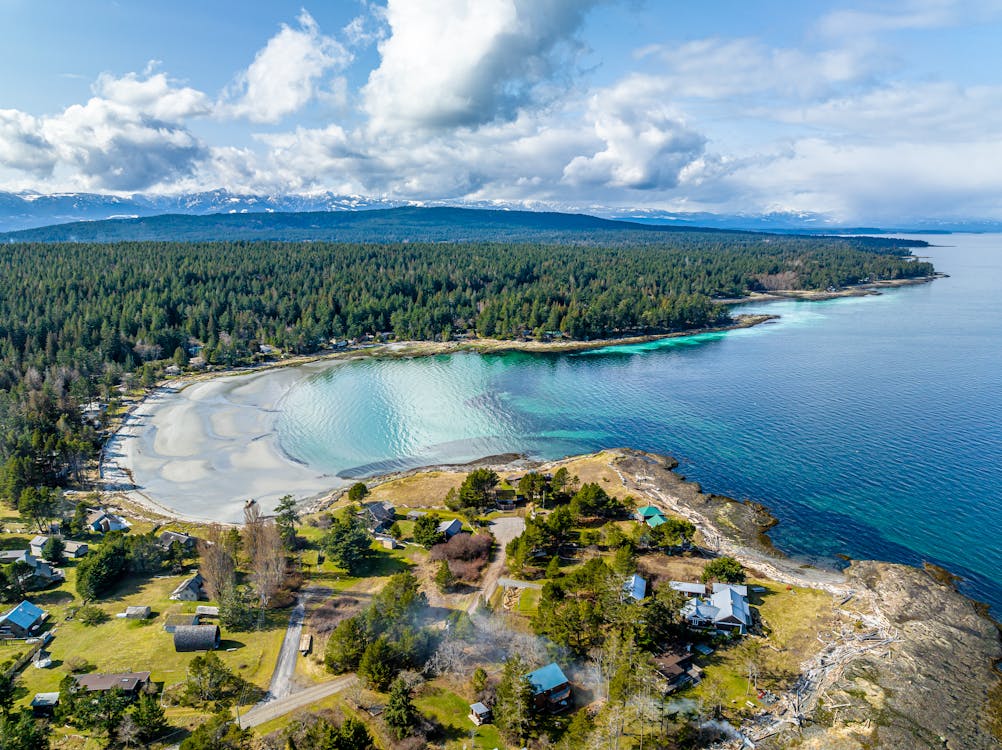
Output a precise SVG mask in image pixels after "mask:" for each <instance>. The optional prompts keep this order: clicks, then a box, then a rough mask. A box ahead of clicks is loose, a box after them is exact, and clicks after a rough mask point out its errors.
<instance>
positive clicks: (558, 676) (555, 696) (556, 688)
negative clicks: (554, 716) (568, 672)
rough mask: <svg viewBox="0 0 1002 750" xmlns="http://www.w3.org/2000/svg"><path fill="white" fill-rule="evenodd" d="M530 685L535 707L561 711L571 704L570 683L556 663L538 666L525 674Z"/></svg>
mask: <svg viewBox="0 0 1002 750" xmlns="http://www.w3.org/2000/svg"><path fill="white" fill-rule="evenodd" d="M525 679H527V680H528V681H529V685H530V686H532V696H533V700H534V701H535V706H536V708H537V709H546V710H549V711H562V710H563V709H565V708H567V707H569V706H570V705H571V683H570V680H568V679H567V677H566V676H565V675H564V673H563V670H561V669H560V667H559V666H557V664H556V663H552V664H547V665H546V666H545V667H540V668H539V669H537V670H536V671H535V672H529V674H527V675H526V676H525Z"/></svg>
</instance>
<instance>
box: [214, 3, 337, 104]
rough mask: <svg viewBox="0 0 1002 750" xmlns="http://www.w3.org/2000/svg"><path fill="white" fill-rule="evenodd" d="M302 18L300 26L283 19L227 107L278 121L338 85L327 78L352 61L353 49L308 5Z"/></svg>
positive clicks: (246, 72)
mask: <svg viewBox="0 0 1002 750" xmlns="http://www.w3.org/2000/svg"><path fill="white" fill-rule="evenodd" d="M297 22H298V26H297V27H295V28H293V27H291V26H288V25H286V24H282V27H281V29H280V30H279V32H278V33H277V34H276V35H275V36H273V37H272V38H271V39H270V40H268V43H267V44H266V45H265V46H264V48H263V49H262V50H261V51H259V52H258V53H257V55H256V56H255V58H254V61H253V62H252V63H251V64H250V66H248V68H247V70H245V71H244V72H243V73H241V74H240V76H239V77H238V79H237V81H236V83H235V85H234V86H233V87H232V90H231V91H230V92H229V97H228V101H227V102H224V103H223V104H221V105H220V110H221V112H222V113H224V114H229V115H231V116H234V117H246V118H247V119H249V120H251V121H252V122H278V121H279V120H281V119H282V118H283V117H285V116H286V115H290V114H292V113H293V112H297V111H298V110H299V109H301V108H302V107H303V106H304V105H305V104H307V103H308V102H309V101H311V100H312V99H314V98H315V97H317V96H321V95H324V94H325V93H327V92H328V91H329V89H330V86H331V85H333V86H335V87H336V86H337V84H333V82H331V81H326V79H327V78H328V76H329V75H330V74H331V73H332V72H334V71H338V70H341V69H343V68H344V67H345V66H346V65H347V64H348V63H349V62H351V54H350V53H349V52H348V51H347V50H346V49H345V48H344V47H343V46H342V45H341V44H340V43H339V42H338V41H337V40H336V39H334V38H333V37H330V36H326V35H324V34H322V33H321V32H320V28H319V26H318V25H317V22H316V21H315V20H314V19H313V16H311V15H310V14H309V13H307V12H306V11H305V10H304V11H302V12H301V13H300V14H299V18H298V19H297ZM325 82H326V83H327V84H328V85H327V86H325Z"/></svg>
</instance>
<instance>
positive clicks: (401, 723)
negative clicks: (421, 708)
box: [383, 677, 418, 740]
mask: <svg viewBox="0 0 1002 750" xmlns="http://www.w3.org/2000/svg"><path fill="white" fill-rule="evenodd" d="M417 715H418V714H417V709H415V708H414V704H413V703H412V702H411V690H410V688H409V687H407V683H406V682H404V680H403V679H401V678H400V677H398V678H397V679H395V680H394V681H393V684H392V685H390V699H389V701H387V703H386V710H385V712H384V713H383V718H384V719H385V720H386V724H387V726H389V727H390V729H391V730H392V731H393V734H394V736H396V738H397V739H398V740H402V739H403V738H404V737H406V736H407V735H408V734H410V729H411V727H413V726H414V724H415V722H416V721H417Z"/></svg>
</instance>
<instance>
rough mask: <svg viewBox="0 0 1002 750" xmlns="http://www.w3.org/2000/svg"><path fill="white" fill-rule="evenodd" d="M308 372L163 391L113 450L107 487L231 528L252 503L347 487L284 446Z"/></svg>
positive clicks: (270, 503) (105, 473)
mask: <svg viewBox="0 0 1002 750" xmlns="http://www.w3.org/2000/svg"><path fill="white" fill-rule="evenodd" d="M308 374H309V372H308V370H304V369H303V368H282V369H279V370H271V371H262V372H258V373H252V374H248V375H234V376H226V377H220V378H213V379H211V380H202V381H198V382H193V383H179V384H176V385H171V386H165V387H162V388H159V389H158V390H157V391H156V392H155V393H153V394H152V395H150V396H149V397H148V398H146V399H145V400H144V401H143V402H142V403H141V404H140V405H139V406H138V407H137V408H136V409H135V410H134V411H133V412H132V413H131V414H130V415H128V417H127V418H126V419H125V421H124V424H123V426H122V428H121V429H120V430H119V431H118V432H117V433H116V435H115V436H114V437H113V438H112V440H110V441H109V443H108V444H107V446H106V448H105V455H104V459H105V460H104V463H103V465H102V481H103V482H104V485H105V488H106V489H108V490H112V491H121V492H124V493H125V494H126V495H127V497H128V498H129V499H130V500H132V501H134V502H136V503H138V504H141V505H145V506H147V507H150V508H151V509H152V510H155V511H157V512H159V513H161V514H166V515H170V516H174V517H178V518H184V519H189V520H193V521H220V522H224V523H229V522H238V521H240V520H241V518H242V507H243V503H244V502H245V501H246V500H248V499H251V498H253V499H255V500H257V501H258V502H259V503H261V504H262V506H263V507H264V508H265V509H266V510H271V509H272V508H273V507H274V506H275V504H276V503H277V501H278V499H279V498H281V497H282V496H283V495H286V494H292V495H294V496H295V497H297V498H307V497H313V496H316V495H319V494H322V493H324V492H326V491H328V490H330V489H333V488H336V487H339V486H341V485H343V484H345V482H344V480H341V479H338V478H337V477H334V476H330V475H325V474H319V473H317V472H316V471H313V470H311V469H309V468H308V467H306V466H304V465H303V464H300V463H297V462H295V461H292V460H291V459H289V458H288V457H287V456H286V455H285V454H284V453H283V452H282V450H281V448H280V446H279V445H278V438H277V435H276V433H275V420H276V418H277V416H278V411H277V409H278V406H279V403H280V401H281V399H282V397H283V396H284V395H285V393H286V392H287V391H288V389H289V388H290V387H292V386H293V385H294V384H295V383H296V382H297V381H298V380H300V379H301V378H303V377H307V376H308ZM265 376H267V377H265Z"/></svg>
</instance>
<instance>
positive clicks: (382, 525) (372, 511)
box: [365, 502, 397, 532]
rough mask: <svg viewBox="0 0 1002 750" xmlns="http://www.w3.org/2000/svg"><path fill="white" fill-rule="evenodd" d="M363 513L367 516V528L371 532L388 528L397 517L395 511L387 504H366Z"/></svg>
mask: <svg viewBox="0 0 1002 750" xmlns="http://www.w3.org/2000/svg"><path fill="white" fill-rule="evenodd" d="M365 511H366V513H367V514H368V516H369V524H368V525H369V528H370V530H372V531H373V532H376V531H382V530H383V529H386V528H389V527H390V526H392V525H393V521H394V519H395V518H396V517H397V509H396V508H394V507H393V506H392V505H390V504H389V503H383V502H373V503H367V504H366V506H365Z"/></svg>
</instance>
